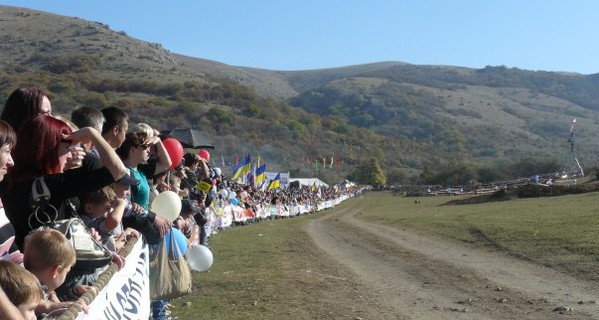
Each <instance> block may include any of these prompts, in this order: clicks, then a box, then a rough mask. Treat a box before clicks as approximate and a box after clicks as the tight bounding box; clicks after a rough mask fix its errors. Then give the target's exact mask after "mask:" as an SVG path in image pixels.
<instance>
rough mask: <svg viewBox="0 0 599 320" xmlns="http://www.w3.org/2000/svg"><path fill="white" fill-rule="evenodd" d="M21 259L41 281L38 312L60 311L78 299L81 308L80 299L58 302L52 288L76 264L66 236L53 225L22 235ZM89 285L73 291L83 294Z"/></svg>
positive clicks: (83, 303)
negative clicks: (23, 242)
mask: <svg viewBox="0 0 599 320" xmlns="http://www.w3.org/2000/svg"><path fill="white" fill-rule="evenodd" d="M24 247H25V252H24V257H23V262H24V264H25V268H26V269H27V270H29V271H30V272H31V273H33V275H35V276H36V277H37V279H38V280H39V282H40V283H41V284H42V288H43V296H42V300H41V301H40V303H39V305H38V306H37V307H36V308H35V312H36V313H37V314H41V313H52V315H59V314H61V313H62V312H64V311H65V310H66V309H67V308H69V307H70V306H71V305H72V304H73V303H79V304H81V306H82V307H83V308H84V309H87V305H86V304H85V302H84V301H83V300H77V301H68V302H60V300H59V299H58V296H57V295H56V293H55V292H54V290H56V289H57V288H58V287H60V286H61V285H62V284H63V283H64V282H65V278H66V276H67V273H69V271H70V270H71V267H73V265H75V259H76V257H75V249H73V247H72V246H71V244H70V243H69V241H68V240H67V238H66V237H65V236H64V235H63V234H62V233H60V231H57V230H54V229H42V230H38V231H33V232H32V233H31V234H29V235H28V236H27V237H26V238H25V246H24ZM88 289H89V287H83V286H81V287H77V288H75V291H76V292H77V293H78V295H79V296H80V295H82V294H83V293H85V291H86V290H88Z"/></svg>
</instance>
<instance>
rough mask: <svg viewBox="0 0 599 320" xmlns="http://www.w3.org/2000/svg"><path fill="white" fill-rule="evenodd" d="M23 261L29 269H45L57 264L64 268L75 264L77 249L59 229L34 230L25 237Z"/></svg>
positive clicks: (33, 270)
mask: <svg viewBox="0 0 599 320" xmlns="http://www.w3.org/2000/svg"><path fill="white" fill-rule="evenodd" d="M23 255H24V257H23V263H24V265H25V268H27V270H31V271H32V272H35V271H43V270H47V269H49V268H52V267H54V266H56V265H59V266H62V267H63V268H67V267H72V266H73V265H75V261H76V259H77V258H76V256H75V249H73V247H72V246H71V244H70V243H69V240H68V239H67V238H66V237H65V236H64V234H62V233H61V232H60V231H58V230H54V229H43V230H39V231H34V232H33V233H31V234H29V235H28V236H27V237H26V238H25V252H24V253H23Z"/></svg>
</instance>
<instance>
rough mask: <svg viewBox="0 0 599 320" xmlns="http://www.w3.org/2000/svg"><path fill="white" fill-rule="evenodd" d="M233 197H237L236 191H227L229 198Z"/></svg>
mask: <svg viewBox="0 0 599 320" xmlns="http://www.w3.org/2000/svg"><path fill="white" fill-rule="evenodd" d="M235 197H237V193H235V191H231V192H229V199H233V198H235Z"/></svg>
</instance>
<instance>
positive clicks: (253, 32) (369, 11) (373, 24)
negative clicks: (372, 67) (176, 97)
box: [1, 0, 599, 74]
mask: <svg viewBox="0 0 599 320" xmlns="http://www.w3.org/2000/svg"><path fill="white" fill-rule="evenodd" d="M1 4H2V5H10V6H17V7H25V8H30V9H35V10H41V11H46V12H51V13H55V14H60V15H65V16H71V17H78V18H82V19H85V20H90V21H96V22H101V23H104V24H107V25H109V26H110V28H111V29H112V30H114V31H124V32H126V33H127V34H128V35H129V36H131V37H133V38H136V39H139V40H144V41H147V42H155V43H160V44H162V46H163V47H164V48H166V49H168V50H169V51H171V52H175V53H180V54H184V55H188V56H192V57H197V58H203V59H209V60H214V61H218V62H222V63H225V64H228V65H233V66H244V67H254V68H261V69H269V70H309V69H321V68H332V67H341V66H349V65H357V64H364V63H374V62H381V61H401V62H406V63H410V64H417V65H450V66H461V67H469V68H484V67H485V66H506V67H509V68H512V67H515V68H520V69H526V70H543V71H560V72H577V73H582V74H593V73H599V41H597V34H596V32H599V19H597V12H599V1H596V0H570V1H568V0H410V1H408V0H294V1H292V0H212V1H206V0H170V1H158V0H144V1H126V0H120V1H115V0H102V1H93V0H83V1H82V0H29V1H16V0H4V1H2V3H1Z"/></svg>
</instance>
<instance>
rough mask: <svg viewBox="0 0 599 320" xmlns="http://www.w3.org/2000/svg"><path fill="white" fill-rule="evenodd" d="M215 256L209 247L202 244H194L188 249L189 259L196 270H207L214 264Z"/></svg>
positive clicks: (190, 264)
mask: <svg viewBox="0 0 599 320" xmlns="http://www.w3.org/2000/svg"><path fill="white" fill-rule="evenodd" d="M213 260H214V257H213V256H212V251H210V249H208V247H206V246H204V245H201V244H193V245H192V246H191V247H190V248H189V249H188V250H187V261H189V266H190V267H191V268H192V269H193V270H195V271H206V270H208V269H210V267H211V266H212V262H213Z"/></svg>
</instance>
